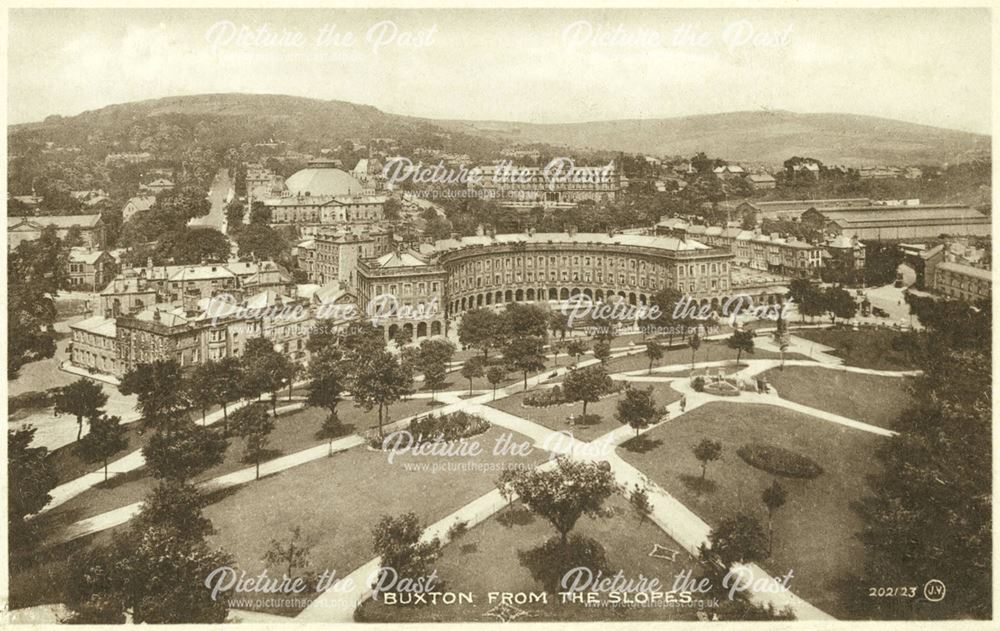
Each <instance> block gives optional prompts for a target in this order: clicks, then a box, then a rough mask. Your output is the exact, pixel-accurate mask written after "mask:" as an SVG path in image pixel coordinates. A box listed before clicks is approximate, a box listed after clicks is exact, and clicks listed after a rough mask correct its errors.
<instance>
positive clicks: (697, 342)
mask: <svg viewBox="0 0 1000 631" xmlns="http://www.w3.org/2000/svg"><path fill="white" fill-rule="evenodd" d="M688 346H690V347H691V370H694V354H695V353H696V352H698V349H699V348H701V337H700V336H699V335H698V334H697V333H695V334H694V335H692V336H691V339H690V340H688ZM737 363H739V362H737Z"/></svg>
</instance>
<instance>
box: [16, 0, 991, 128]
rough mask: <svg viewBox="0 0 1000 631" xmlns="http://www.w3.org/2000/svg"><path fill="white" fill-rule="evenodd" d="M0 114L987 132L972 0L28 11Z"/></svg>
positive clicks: (21, 16) (983, 62) (986, 17)
mask: <svg viewBox="0 0 1000 631" xmlns="http://www.w3.org/2000/svg"><path fill="white" fill-rule="evenodd" d="M9 17H10V20H9V56H8V60H9V73H8V121H9V122H10V123H21V122H29V121H36V120H41V119H43V118H44V117H46V116H48V115H50V114H61V115H73V114H77V113H80V112H82V111H85V110H90V109H95V108H99V107H102V106H105V105H110V104H113V103H122V102H128V101H137V100H144V99H151V98H159V97H164V96H174V95H182V94H202V93H218V92H246V93H270V94H290V95H296V96H306V97H313V98H318V99H336V100H342V101H350V102H354V103H361V104H366V105H373V106H375V107H378V108H379V109H381V110H384V111H386V112H391V113H394V114H404V115H410V116H421V117H428V118H445V119H466V120H504V121H525V122H535V123H559V122H580V121H590V120H614V119H631V118H660V117H673V116H688V115H694V114H712V113H720V112H730V111H746V110H766V109H781V110H791V111H795V112H838V113H851V114H867V115H873V116H882V117H886V118H894V119H899V120H904V121H909V122H915V123H922V124H926V125H933V126H937V127H947V128H951V129H960V130H965V131H973V132H979V133H987V134H988V133H990V131H991V107H990V95H991V84H990V81H991V69H990V62H991V53H990V45H991V42H990V14H989V13H988V12H987V10H985V9H923V8H921V9H895V10H867V9H847V10H841V9H801V10H789V9H783V10H760V9H722V10H686V9H684V10H682V9H662V10H660V9H643V10H628V11H618V10H614V11H612V10H566V9H561V10H548V11H546V10H521V9H502V10H454V9H449V10H426V9H425V10H389V9H381V10H357V9H295V10H292V9H283V10H279V9H267V10H239V9H223V10H195V9H178V10H163V9H146V10H128V9H82V10H80V9H31V10H12V11H11V12H10V14H9Z"/></svg>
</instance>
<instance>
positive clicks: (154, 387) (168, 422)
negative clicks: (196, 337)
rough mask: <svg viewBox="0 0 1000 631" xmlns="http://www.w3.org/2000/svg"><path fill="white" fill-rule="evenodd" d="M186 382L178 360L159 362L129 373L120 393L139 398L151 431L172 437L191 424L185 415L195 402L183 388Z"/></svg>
mask: <svg viewBox="0 0 1000 631" xmlns="http://www.w3.org/2000/svg"><path fill="white" fill-rule="evenodd" d="M183 381H184V379H183V373H182V372H181V367H180V364H178V363H177V362H176V361H174V360H157V361H155V362H152V363H149V364H139V365H138V366H136V367H135V368H134V369H132V370H130V371H129V372H127V373H125V376H124V377H122V380H121V384H120V385H119V386H118V390H119V391H120V392H121V393H122V394H126V395H128V394H134V395H136V397H137V399H138V403H137V404H136V408H137V409H138V410H139V412H140V414H142V420H143V423H145V425H146V426H147V427H152V428H154V429H156V430H159V431H164V432H167V433H169V432H171V431H173V430H174V429H175V428H176V427H178V426H179V425H183V424H184V423H185V422H187V420H188V419H187V418H186V416H185V414H184V413H185V412H186V411H187V410H188V409H189V408H190V407H191V402H190V401H188V399H187V393H186V391H185V389H184V388H180V387H179V386H180V384H181V383H183Z"/></svg>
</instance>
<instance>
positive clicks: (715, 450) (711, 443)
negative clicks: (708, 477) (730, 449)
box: [692, 438, 722, 480]
mask: <svg viewBox="0 0 1000 631" xmlns="http://www.w3.org/2000/svg"><path fill="white" fill-rule="evenodd" d="M692 451H693V452H694V457H695V458H697V459H698V461H699V462H701V479H702V480H704V479H705V471H706V470H707V469H708V463H709V462H714V461H716V460H718V459H719V458H721V457H722V443H721V442H719V441H717V440H711V439H709V438H702V439H701V442H699V443H698V444H697V445H695V446H694V448H693V449H692Z"/></svg>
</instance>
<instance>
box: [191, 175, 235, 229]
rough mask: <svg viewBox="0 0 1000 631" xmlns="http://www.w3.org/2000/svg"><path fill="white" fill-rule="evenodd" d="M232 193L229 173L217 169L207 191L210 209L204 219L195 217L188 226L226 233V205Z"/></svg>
mask: <svg viewBox="0 0 1000 631" xmlns="http://www.w3.org/2000/svg"><path fill="white" fill-rule="evenodd" d="M232 193H233V182H232V180H231V179H230V178H229V171H228V170H227V169H225V168H222V169H219V172H218V173H216V174H215V179H214V180H212V187H211V188H210V189H209V191H208V200H209V201H210V202H212V209H211V210H210V211H209V212H208V214H207V215H205V216H204V217H196V218H194V219H192V220H191V221H190V222H188V225H189V226H191V227H193V228H196V227H200V228H215V229H216V230H218V231H219V232H222V233H223V234H225V232H226V203H227V202H228V200H229V199H231V197H230V195H231V194H232Z"/></svg>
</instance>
